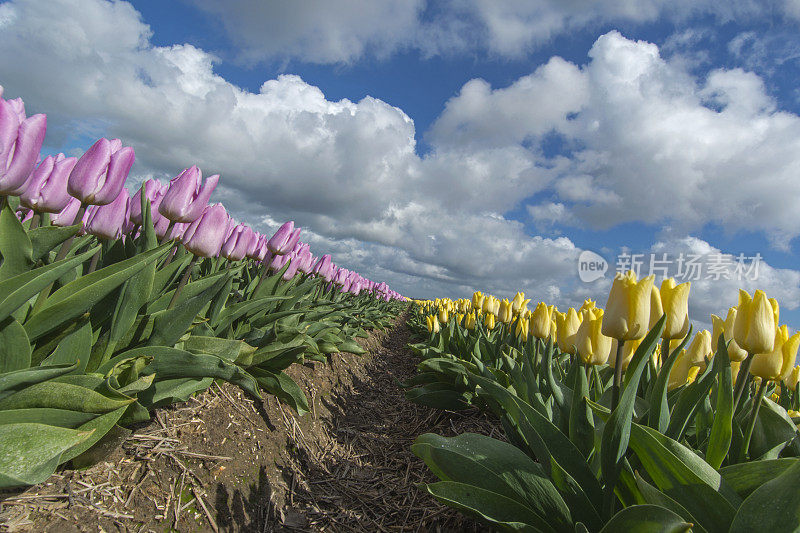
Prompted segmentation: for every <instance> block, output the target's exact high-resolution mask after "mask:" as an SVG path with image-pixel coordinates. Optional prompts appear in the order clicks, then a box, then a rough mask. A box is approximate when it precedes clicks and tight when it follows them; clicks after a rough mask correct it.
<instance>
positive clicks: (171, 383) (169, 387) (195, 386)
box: [126, 378, 214, 419]
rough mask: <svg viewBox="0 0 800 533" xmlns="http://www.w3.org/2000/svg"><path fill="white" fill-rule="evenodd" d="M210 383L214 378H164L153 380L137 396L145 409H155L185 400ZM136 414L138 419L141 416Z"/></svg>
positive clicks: (207, 386) (204, 388)
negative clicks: (150, 384) (151, 383)
mask: <svg viewBox="0 0 800 533" xmlns="http://www.w3.org/2000/svg"><path fill="white" fill-rule="evenodd" d="M212 383H214V378H177V379H165V380H163V381H156V382H154V383H153V385H152V386H151V387H149V388H147V389H145V390H143V391H142V392H140V393H139V394H138V396H137V398H138V400H139V403H140V404H141V405H142V406H143V407H144V408H145V409H155V408H156V407H161V406H164V405H169V404H171V403H177V402H185V401H186V400H188V399H189V397H190V396H192V395H193V394H195V393H197V392H200V391H204V390H206V389H207V388H209V387H210V386H211V384H212ZM131 405H132V406H135V405H136V404H131ZM136 415H137V418H138V419H141V418H142V417H143V415H142V414H140V413H136ZM126 416H127V414H126Z"/></svg>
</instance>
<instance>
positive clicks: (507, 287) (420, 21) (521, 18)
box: [0, 0, 800, 329]
mask: <svg viewBox="0 0 800 533" xmlns="http://www.w3.org/2000/svg"><path fill="white" fill-rule="evenodd" d="M220 6H225V7H220ZM798 25H800V2H798V1H797V0H785V1H780V0H774V1H771V2H759V3H752V2H746V1H742V2H738V1H734V2H729V3H724V4H720V3H718V2H711V1H694V2H689V1H688V0H686V1H684V0H679V1H673V2H666V1H661V0H649V1H645V2H635V3H629V4H625V3H620V2H612V1H610V0H608V1H605V0H601V1H598V2H574V3H568V4H563V3H561V2H558V1H555V0H552V1H550V0H536V1H531V2H523V1H509V2H489V1H484V0H462V1H455V0H452V1H450V0H444V1H438V2H433V1H429V2H426V1H424V0H413V1H407V0H381V1H373V2H361V1H355V0H352V1H339V2H312V1H299V2H291V3H284V2H254V1H249V0H234V1H232V2H227V3H218V2H213V1H212V0H181V1H176V2H161V1H155V0H147V1H132V2H109V1H106V0H36V1H33V0H12V1H8V2H0V48H2V49H4V50H7V51H8V53H6V54H4V57H3V58H2V59H0V84H2V85H3V86H4V87H5V90H6V97H12V98H13V97H17V96H20V97H22V98H23V99H24V100H25V102H26V106H27V108H28V110H29V112H44V113H47V114H48V121H49V122H48V123H49V130H48V139H47V149H48V150H49V151H50V152H58V151H63V152H65V153H73V154H80V153H81V152H82V151H83V150H85V149H86V148H87V147H88V146H89V145H90V144H91V142H93V140H94V139H95V138H97V137H98V136H107V137H112V136H116V137H120V138H122V139H123V141H125V142H126V143H128V144H130V145H132V146H134V148H135V149H136V152H137V163H136V165H135V167H134V170H133V172H132V176H131V178H130V179H131V184H132V186H134V185H135V184H136V183H140V182H141V180H143V179H145V178H147V177H157V178H160V179H169V178H170V177H172V176H174V175H176V174H177V173H178V172H179V171H180V170H181V169H182V168H184V167H186V166H188V165H191V164H198V166H200V167H201V168H202V169H203V171H204V173H205V174H206V175H208V174H211V173H220V174H221V175H222V180H221V186H220V188H219V190H218V191H217V192H216V193H215V199H216V200H218V201H222V202H223V203H224V204H225V205H226V206H227V207H228V209H229V210H230V211H231V212H232V214H233V215H234V216H235V217H237V218H239V219H241V220H244V221H245V222H247V223H249V224H252V225H253V226H255V227H256V228H257V229H259V230H261V231H269V230H271V229H273V228H274V227H276V225H277V224H278V223H280V222H282V221H283V220H286V219H294V220H296V221H297V223H298V224H300V225H301V226H303V227H304V228H306V233H305V235H306V238H307V239H308V240H309V241H310V242H311V244H312V249H313V250H315V251H317V252H318V253H324V252H331V253H333V255H334V260H335V261H338V262H339V263H340V264H342V265H344V266H347V267H349V268H354V269H356V270H359V271H360V272H363V273H364V274H365V275H367V276H368V277H371V278H373V279H385V280H387V281H388V282H389V283H390V284H391V285H392V286H394V287H395V288H397V289H398V290H399V291H401V292H402V293H404V294H407V295H409V296H416V297H433V296H438V295H446V296H453V297H457V296H468V295H469V293H470V292H471V291H472V290H475V289H481V290H488V291H493V292H495V293H496V294H498V295H500V296H505V295H509V294H510V293H512V292H513V291H515V290H518V289H521V290H525V291H526V292H527V293H528V294H529V295H530V296H532V297H533V298H534V299H546V300H547V301H552V302H555V303H557V304H558V305H559V306H560V307H566V306H569V305H576V304H579V303H580V301H581V300H582V299H583V298H585V297H593V298H596V299H599V300H601V302H602V301H604V300H605V294H607V290H608V287H609V284H610V277H611V275H610V274H613V268H614V266H613V262H614V260H615V258H616V257H617V255H618V254H619V253H620V252H621V251H623V250H629V251H631V252H640V253H644V254H650V253H653V252H656V251H657V252H658V253H668V254H669V255H670V257H673V258H674V257H677V256H678V255H679V254H680V253H684V254H712V255H713V254H715V253H717V252H721V253H725V254H733V255H738V254H740V253H744V254H745V255H747V256H753V255H755V254H756V253H758V254H760V255H761V257H762V258H763V263H762V266H763V268H762V270H761V272H760V276H759V279H757V280H752V281H746V282H738V281H737V280H705V281H702V282H696V283H695V284H694V286H693V291H692V316H693V318H694V319H695V320H696V321H697V322H698V323H700V324H707V323H708V321H709V320H708V314H709V313H711V312H714V313H717V314H720V313H724V312H725V310H726V308H727V307H728V306H730V305H733V304H735V303H736V289H737V288H738V287H740V286H741V287H743V288H745V289H747V290H750V291H752V290H754V289H756V288H762V289H764V290H766V291H767V293H768V295H770V296H775V297H776V298H777V299H778V300H779V301H780V302H781V304H782V319H783V321H784V322H787V323H788V324H789V325H790V326H791V327H792V328H794V329H796V328H797V327H799V326H800V271H799V270H798V266H797V265H798V264H800V263H799V262H798V259H799V258H800V257H799V255H800V248H798V241H797V236H798V234H800V210H797V209H796V208H794V206H796V205H797V202H798V201H800V179H798V178H800V176H798V173H800V117H798V114H800V91H799V90H798V89H797V84H796V78H797V73H798V66H800V37H798V35H800V32H798ZM262 86H263V87H262ZM585 249H588V250H592V251H595V252H598V253H600V254H601V255H602V256H603V257H604V258H605V259H606V260H607V261H609V262H610V263H611V267H610V268H611V271H610V272H609V275H607V276H606V277H605V278H603V279H600V280H597V281H595V282H592V283H583V282H581V281H580V279H579V278H578V275H577V257H578V255H579V254H580V252H581V251H582V250H585ZM706 257H708V255H706Z"/></svg>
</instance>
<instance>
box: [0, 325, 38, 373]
mask: <svg viewBox="0 0 800 533" xmlns="http://www.w3.org/2000/svg"><path fill="white" fill-rule="evenodd" d="M30 366H31V343H30V341H29V340H28V334H27V333H25V328H23V327H22V325H21V324H20V323H19V322H17V321H16V320H15V319H14V318H13V317H8V318H6V319H5V320H2V321H0V374H5V373H6V372H11V371H13V370H23V369H25V368H28V367H30Z"/></svg>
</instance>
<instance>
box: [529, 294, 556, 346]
mask: <svg viewBox="0 0 800 533" xmlns="http://www.w3.org/2000/svg"><path fill="white" fill-rule="evenodd" d="M552 313H553V307H552V306H551V307H548V306H547V305H546V304H545V303H544V302H539V303H538V304H537V305H536V309H534V310H533V312H532V313H531V321H530V329H531V335H533V336H534V337H536V338H537V339H546V338H547V337H549V336H550V321H551V320H552Z"/></svg>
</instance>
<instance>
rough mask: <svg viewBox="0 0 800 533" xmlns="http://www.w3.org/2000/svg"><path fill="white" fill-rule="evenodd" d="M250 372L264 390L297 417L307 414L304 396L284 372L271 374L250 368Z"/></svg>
mask: <svg viewBox="0 0 800 533" xmlns="http://www.w3.org/2000/svg"><path fill="white" fill-rule="evenodd" d="M250 372H251V374H252V375H253V377H254V378H256V381H258V384H259V385H260V386H261V387H262V388H263V389H264V390H266V391H267V392H269V393H270V394H272V395H274V396H276V397H277V398H278V399H279V400H280V401H282V402H283V403H285V404H287V405H289V406H290V407H292V408H293V409H294V410H295V411H297V414H298V415H300V416H303V415H304V414H306V413H308V412H309V410H308V399H307V398H306V395H305V394H304V393H303V391H302V390H301V389H300V387H299V386H298V385H297V383H296V382H295V381H294V380H293V379H292V378H290V377H289V376H288V375H287V374H286V373H285V372H271V371H269V370H263V369H261V368H257V367H254V368H251V369H250Z"/></svg>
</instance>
